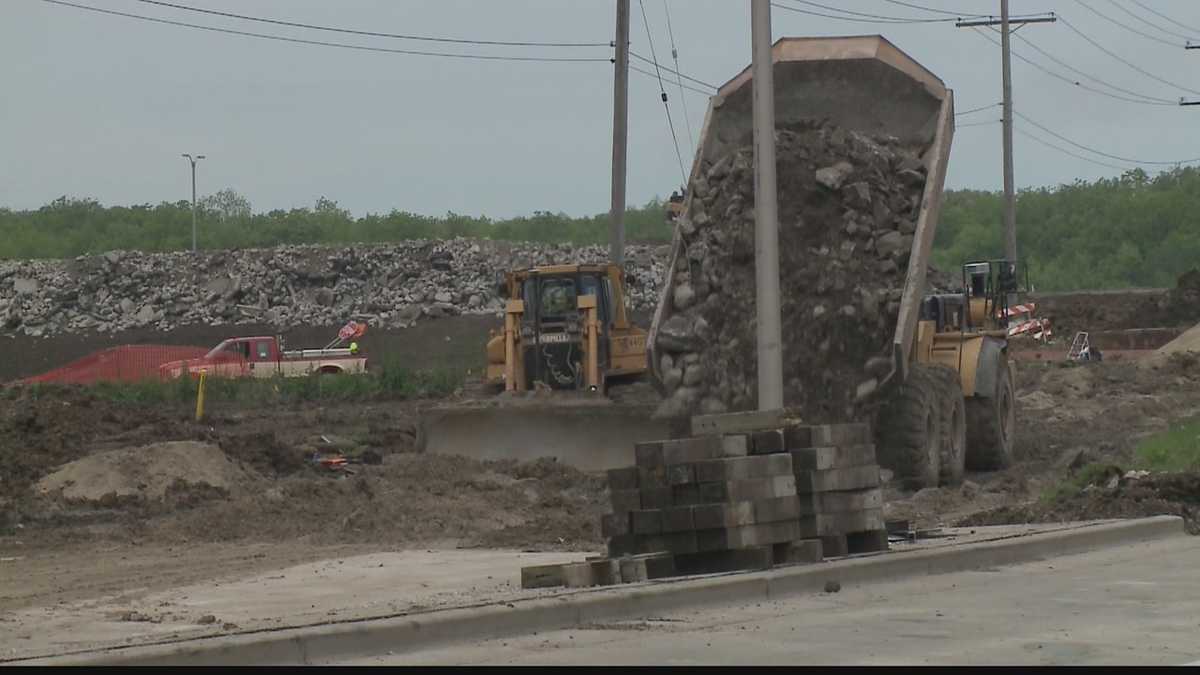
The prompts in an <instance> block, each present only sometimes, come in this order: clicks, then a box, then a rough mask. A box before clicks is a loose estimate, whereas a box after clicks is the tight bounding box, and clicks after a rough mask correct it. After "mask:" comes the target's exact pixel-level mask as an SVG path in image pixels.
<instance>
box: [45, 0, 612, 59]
mask: <svg viewBox="0 0 1200 675" xmlns="http://www.w3.org/2000/svg"><path fill="white" fill-rule="evenodd" d="M42 2H48V3H50V4H52V5H62V6H65V7H74V8H76V9H82V10H86V11H89V12H98V13H100V14H110V15H113V16H123V17H126V18H130V19H137V20H139V21H149V22H151V23H160V24H167V25H171V26H181V27H184V28H195V29H197V30H205V31H211V32H214V33H227V34H230V35H241V36H245V37H255V38H261V39H263V40H275V41H278V42H292V43H295V44H305V45H316V46H321V47H338V48H340V49H354V50H358V51H366V52H385V53H390V54H407V55H410V56H440V57H443V58H451V59H476V60H484V61H540V62H565V63H589V62H604V63H610V62H611V59H608V58H594V57H592V58H589V57H544V56H491V55H487V54H450V53H446V52H426V51H418V50H413V49H391V48H388V47H366V46H363V45H351V44H345V43H342V42H324V41H321V40H304V39H301V38H291V37H284V36H282V35H270V34H267V33H252V32H249V31H242V30H233V29H231V28H217V27H215V26H202V25H200V24H194V23H187V22H184V21H172V20H170V19H157V18H154V17H149V16H142V15H140V14H129V13H127V12H118V11H116V10H112V9H101V8H99V7H90V6H88V5H78V4H75V3H73V2H66V1H65V0H42Z"/></svg>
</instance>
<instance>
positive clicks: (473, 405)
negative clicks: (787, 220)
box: [417, 264, 668, 470]
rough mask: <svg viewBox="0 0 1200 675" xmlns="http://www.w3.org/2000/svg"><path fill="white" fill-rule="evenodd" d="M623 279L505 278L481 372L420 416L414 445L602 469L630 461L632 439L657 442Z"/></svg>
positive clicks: (527, 274)
mask: <svg viewBox="0 0 1200 675" xmlns="http://www.w3.org/2000/svg"><path fill="white" fill-rule="evenodd" d="M626 281H627V279H626V276H625V275H624V273H623V271H622V270H621V268H620V267H618V266H617V265H613V264H605V265H552V266H542V267H534V268H530V269H519V270H509V271H507V272H505V273H504V275H503V277H502V279H501V280H500V282H499V284H498V288H497V292H498V293H499V294H500V295H501V296H502V297H504V298H506V304H505V309H504V325H503V327H502V328H501V329H499V330H495V331H492V332H491V334H490V335H489V339H488V342H487V345H486V347H485V349H484V352H485V354H486V365H485V368H484V371H483V374H482V376H481V377H480V378H479V379H478V381H475V382H473V383H472V386H471V387H469V389H468V390H467V391H466V392H465V394H466V400H462V401H457V402H453V403H450V404H439V405H434V406H430V407H428V408H426V409H424V410H422V411H420V414H419V424H418V433H417V447H418V449H419V450H420V451H422V452H431V453H444V454H457V455H465V456H469V457H475V458H479V459H520V460H533V459H538V458H541V457H554V458H556V459H558V460H559V461H562V462H564V463H567V464H571V465H573V466H575V467H578V468H580V469H584V470H604V469H609V468H613V467H617V466H623V465H626V464H628V463H629V462H630V458H631V457H632V454H631V453H632V447H633V444H634V443H637V442H641V441H648V440H653V439H656V438H662V437H664V436H665V435H666V434H667V431H668V429H667V423H666V422H664V421H662V420H656V419H653V418H652V416H651V412H653V409H654V407H653V401H650V402H649V404H647V402H646V401H640V402H639V401H638V400H637V399H638V393H639V392H641V393H645V394H651V396H652V395H653V389H652V388H651V387H650V386H649V384H648V383H647V382H646V372H647V367H646V331H645V329H643V328H639V327H637V326H635V325H633V323H632V321H631V320H630V318H629V310H628V301H627V298H626V286H625V284H626ZM639 385H640V386H639Z"/></svg>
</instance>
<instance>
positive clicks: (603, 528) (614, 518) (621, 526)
mask: <svg viewBox="0 0 1200 675" xmlns="http://www.w3.org/2000/svg"><path fill="white" fill-rule="evenodd" d="M632 532H633V526H632V525H631V522H630V517H629V512H628V511H621V512H620V513H606V514H604V515H603V516H600V534H601V536H603V537H604V538H605V539H609V538H611V537H620V536H622V535H626V534H632Z"/></svg>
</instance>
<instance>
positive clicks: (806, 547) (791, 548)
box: [774, 539, 824, 565]
mask: <svg viewBox="0 0 1200 675" xmlns="http://www.w3.org/2000/svg"><path fill="white" fill-rule="evenodd" d="M774 553H775V564H776V565H796V564H803V563H818V562H821V560H822V557H823V555H824V554H823V553H822V548H821V540H820V539H800V540H797V541H787V542H783V543H781V544H775V550H774Z"/></svg>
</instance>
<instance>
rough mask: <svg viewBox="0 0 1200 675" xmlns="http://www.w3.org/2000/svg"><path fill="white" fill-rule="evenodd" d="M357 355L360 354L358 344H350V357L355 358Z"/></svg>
mask: <svg viewBox="0 0 1200 675" xmlns="http://www.w3.org/2000/svg"><path fill="white" fill-rule="evenodd" d="M355 354H358V343H357V342H351V343H350V355H351V356H353V355H355Z"/></svg>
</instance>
